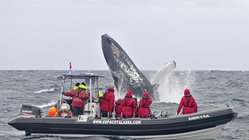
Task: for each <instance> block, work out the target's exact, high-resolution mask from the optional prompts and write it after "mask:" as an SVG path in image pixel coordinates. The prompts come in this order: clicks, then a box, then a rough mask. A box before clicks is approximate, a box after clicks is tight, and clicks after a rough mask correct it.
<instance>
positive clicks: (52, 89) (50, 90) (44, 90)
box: [34, 88, 55, 93]
mask: <svg viewBox="0 0 249 140" xmlns="http://www.w3.org/2000/svg"><path fill="white" fill-rule="evenodd" d="M52 91H55V89H54V88H51V89H42V90H39V91H35V92H34V93H44V92H52Z"/></svg>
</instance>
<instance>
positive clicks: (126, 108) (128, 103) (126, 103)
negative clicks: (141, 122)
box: [122, 90, 137, 117]
mask: <svg viewBox="0 0 249 140" xmlns="http://www.w3.org/2000/svg"><path fill="white" fill-rule="evenodd" d="M136 109H137V104H136V101H135V99H134V98H132V91H131V90H128V91H127V93H126V95H125V98H124V99H123V100H122V114H123V116H125V117H135V116H134V115H135V112H136Z"/></svg>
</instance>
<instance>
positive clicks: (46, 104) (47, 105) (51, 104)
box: [37, 101, 57, 108]
mask: <svg viewBox="0 0 249 140" xmlns="http://www.w3.org/2000/svg"><path fill="white" fill-rule="evenodd" d="M56 103H57V101H51V102H49V103H45V104H42V105H37V107H39V108H46V107H50V106H53V105H55V104H56Z"/></svg>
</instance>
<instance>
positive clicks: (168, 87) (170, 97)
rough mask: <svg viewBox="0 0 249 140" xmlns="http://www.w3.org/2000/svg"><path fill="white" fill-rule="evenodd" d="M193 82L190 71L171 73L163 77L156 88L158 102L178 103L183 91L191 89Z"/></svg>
mask: <svg viewBox="0 0 249 140" xmlns="http://www.w3.org/2000/svg"><path fill="white" fill-rule="evenodd" d="M178 75H180V76H178ZM179 77H180V79H179ZM193 81H194V78H193V76H192V74H191V71H188V72H171V73H169V74H167V75H164V77H162V79H161V81H160V83H159V86H158V92H159V96H160V102H167V103H169V102H171V103H179V102H180V100H181V98H182V96H183V91H184V89H185V88H189V89H191V85H192V82H193Z"/></svg>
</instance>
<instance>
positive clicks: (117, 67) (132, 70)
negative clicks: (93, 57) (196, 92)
mask: <svg viewBox="0 0 249 140" xmlns="http://www.w3.org/2000/svg"><path fill="white" fill-rule="evenodd" d="M102 50H103V54H104V57H105V60H106V63H107V65H108V67H109V69H110V72H111V75H112V77H113V80H114V84H115V87H116V89H117V90H118V92H119V93H123V92H126V91H127V90H128V89H131V90H132V91H133V93H134V95H135V96H136V97H142V95H143V92H144V91H145V90H146V91H148V92H149V93H150V96H151V97H152V99H153V100H159V93H158V91H157V89H156V87H157V86H153V85H152V84H151V82H150V81H149V80H148V79H147V78H146V77H145V75H144V74H143V73H142V72H141V71H140V70H139V69H138V68H137V66H136V65H135V64H134V63H133V62H132V60H131V59H130V57H129V56H128V55H127V53H126V52H125V51H124V50H123V49H122V47H121V46H120V45H119V44H118V43H117V42H116V41H115V40H114V39H112V38H111V37H110V36H108V35H107V34H104V35H102ZM173 64H174V66H172V65H170V67H169V66H168V65H166V66H165V65H164V66H163V67H162V68H161V69H162V70H160V72H157V73H159V74H158V75H162V73H164V74H165V71H167V72H169V71H171V70H172V69H173V68H175V62H174V63H173ZM168 67H169V69H168V70H165V69H167V68H168ZM154 77H156V81H153V84H157V81H158V77H159V76H157V75H155V76H154Z"/></svg>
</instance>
